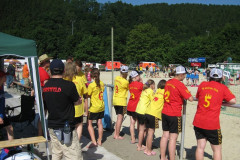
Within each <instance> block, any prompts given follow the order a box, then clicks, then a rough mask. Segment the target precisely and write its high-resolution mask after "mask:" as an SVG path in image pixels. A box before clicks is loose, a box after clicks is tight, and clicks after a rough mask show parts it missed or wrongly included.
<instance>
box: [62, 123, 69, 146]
mask: <svg viewBox="0 0 240 160" xmlns="http://www.w3.org/2000/svg"><path fill="white" fill-rule="evenodd" d="M63 143H64V144H66V145H68V144H70V143H71V129H70V125H69V123H68V121H66V122H65V125H64V128H63Z"/></svg>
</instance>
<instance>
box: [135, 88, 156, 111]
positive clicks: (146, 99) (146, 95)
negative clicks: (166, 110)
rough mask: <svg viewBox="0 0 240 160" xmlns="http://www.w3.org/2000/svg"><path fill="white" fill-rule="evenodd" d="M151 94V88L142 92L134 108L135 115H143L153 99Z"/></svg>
mask: <svg viewBox="0 0 240 160" xmlns="http://www.w3.org/2000/svg"><path fill="white" fill-rule="evenodd" d="M153 94H154V92H153V90H152V89H151V88H148V89H145V90H143V91H142V93H141V96H140V100H139V102H138V105H137V108H136V113H138V114H145V112H146V110H147V108H148V107H149V105H150V102H151V100H152V99H153Z"/></svg>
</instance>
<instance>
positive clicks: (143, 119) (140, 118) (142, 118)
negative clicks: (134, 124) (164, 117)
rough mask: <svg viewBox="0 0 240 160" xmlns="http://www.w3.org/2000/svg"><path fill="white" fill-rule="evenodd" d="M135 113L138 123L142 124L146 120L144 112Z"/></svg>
mask: <svg viewBox="0 0 240 160" xmlns="http://www.w3.org/2000/svg"><path fill="white" fill-rule="evenodd" d="M136 114H137V120H138V123H139V124H141V125H143V124H145V120H146V116H145V115H144V114H138V113H136Z"/></svg>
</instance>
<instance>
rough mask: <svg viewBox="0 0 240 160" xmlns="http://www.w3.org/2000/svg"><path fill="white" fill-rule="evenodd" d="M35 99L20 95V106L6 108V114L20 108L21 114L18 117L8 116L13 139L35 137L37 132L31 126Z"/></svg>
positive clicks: (33, 117)
mask: <svg viewBox="0 0 240 160" xmlns="http://www.w3.org/2000/svg"><path fill="white" fill-rule="evenodd" d="M34 101H35V98H34V97H32V96H27V95H21V105H20V106H16V107H12V108H8V112H9V111H12V113H14V109H16V108H19V107H21V112H20V114H18V115H15V116H11V115H9V116H8V117H9V120H10V122H11V123H12V126H13V128H14V137H15V138H28V137H32V136H35V135H36V133H37V131H36V128H34V125H33V124H32V122H33V120H34V119H35V109H34Z"/></svg>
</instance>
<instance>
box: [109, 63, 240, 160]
mask: <svg viewBox="0 0 240 160" xmlns="http://www.w3.org/2000/svg"><path fill="white" fill-rule="evenodd" d="M127 73H128V71H127V67H126V66H124V67H122V68H121V74H120V76H117V77H116V78H115V82H114V95H113V105H114V108H115V111H116V114H117V121H116V126H115V132H114V138H115V139H123V137H121V136H120V135H119V133H120V128H121V124H122V120H123V115H124V114H125V113H126V112H127V114H128V115H129V116H130V134H131V143H135V140H136V138H135V132H134V130H135V123H136V122H137V123H138V127H137V128H138V144H137V150H138V151H141V150H143V151H144V154H146V155H148V156H152V155H156V152H154V151H153V150H152V148H151V147H152V140H153V134H154V132H155V129H156V128H158V122H159V120H162V130H163V135H162V137H161V141H160V154H161V159H162V160H166V149H167V144H168V152H169V158H170V160H174V159H175V150H176V141H177V138H178V135H179V133H180V132H181V130H182V119H181V118H182V105H183V101H184V100H189V101H191V102H192V101H193V100H194V99H193V96H192V95H191V93H190V92H189V90H188V89H187V87H186V86H185V85H184V84H183V82H182V81H183V80H184V79H185V77H186V73H187V72H186V69H185V68H184V67H182V66H178V67H176V68H175V76H174V78H172V79H170V80H168V81H167V82H166V81H165V80H161V81H160V82H159V83H158V85H157V91H156V92H154V91H155V82H154V81H153V80H152V79H149V80H147V82H145V83H143V82H142V79H141V78H140V75H139V74H138V73H137V72H136V71H132V72H131V73H130V77H129V81H127ZM222 78H223V72H222V70H220V69H212V70H211V72H210V79H209V81H208V82H207V81H206V82H205V81H204V82H202V83H201V84H200V85H199V86H198V91H197V94H196V98H197V99H198V105H197V111H196V115H195V118H194V121H193V125H194V131H195V135H196V139H197V150H196V154H195V156H196V159H198V160H200V159H203V158H204V149H205V146H206V142H207V141H209V142H210V144H211V147H212V149H213V158H214V159H221V144H222V134H221V128H220V122H219V115H220V110H221V105H222V102H223V101H225V102H228V103H230V104H235V103H236V98H235V96H234V95H233V94H232V92H231V91H230V90H229V89H228V88H227V87H226V86H225V85H223V84H221V81H222ZM128 90H129V92H130V98H129V101H128V102H127V96H128ZM145 136H146V146H144V145H143V143H142V142H143V139H144V137H145Z"/></svg>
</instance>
